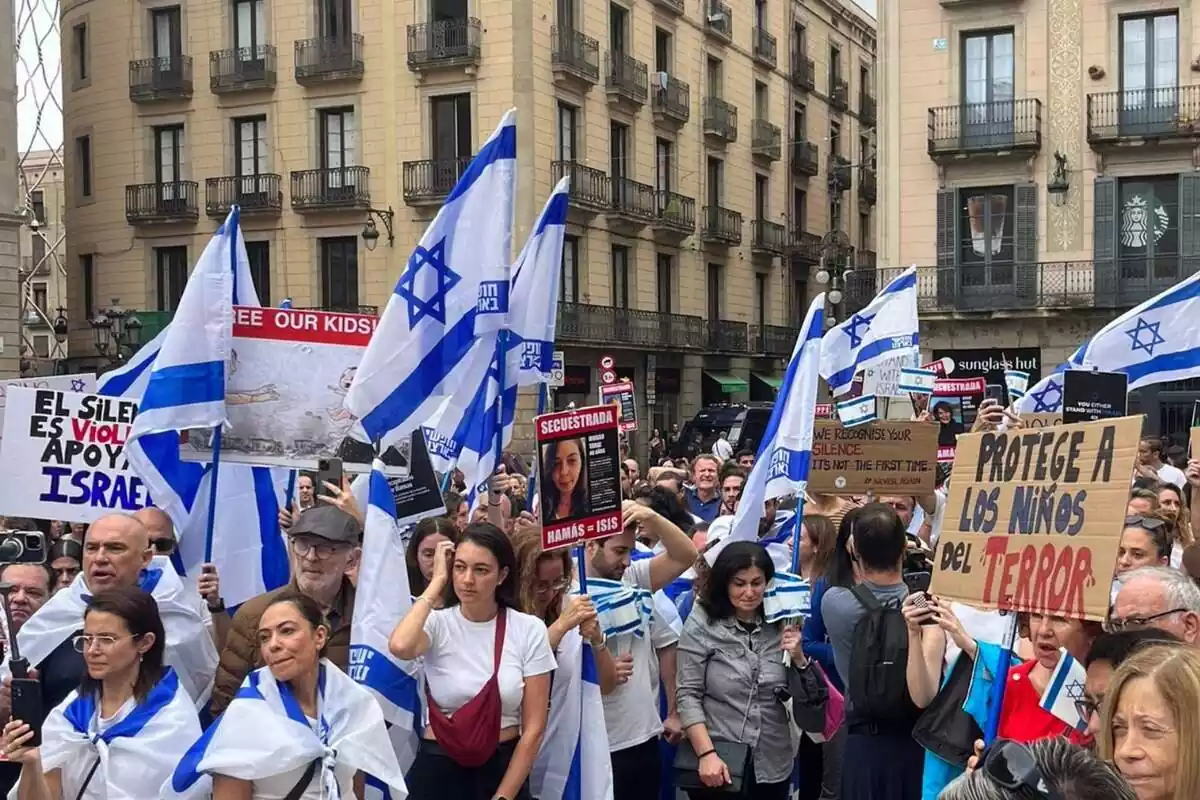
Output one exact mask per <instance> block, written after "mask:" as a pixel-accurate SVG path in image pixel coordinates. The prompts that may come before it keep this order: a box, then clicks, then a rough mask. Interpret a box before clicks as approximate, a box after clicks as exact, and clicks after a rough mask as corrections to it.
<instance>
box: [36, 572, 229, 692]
mask: <svg viewBox="0 0 1200 800" xmlns="http://www.w3.org/2000/svg"><path fill="white" fill-rule="evenodd" d="M138 586H139V587H140V588H141V589H142V591H144V592H147V593H149V594H150V595H151V596H152V597H153V598H154V600H155V602H157V603H158V613H159V616H161V617H162V621H163V628H164V629H165V630H166V634H167V641H166V655H165V660H166V663H167V665H168V666H171V667H174V668H175V671H176V672H177V673H178V674H179V682H180V683H181V684H182V685H183V687H184V689H186V690H187V693H188V695H190V696H191V698H192V699H193V700H194V701H196V706H197V707H201V706H203V705H204V704H205V703H207V702H208V696H209V693H210V692H211V691H212V682H213V677H214V676H215V675H216V674H217V648H216V646H214V645H213V640H212V635H211V634H210V633H209V631H208V626H207V625H206V624H205V620H204V618H203V617H202V616H201V614H200V604H199V602H198V601H197V599H196V593H195V591H193V590H191V589H188V588H187V587H185V586H184V585H183V582H182V581H181V580H180V579H179V576H178V575H176V574H175V569H174V567H172V566H171V562H170V560H169V559H167V558H165V557H163V556H155V557H154V559H153V560H152V561H151V562H150V566H149V567H147V568H146V569H144V570H142V574H141V577H140V578H139V580H138ZM90 594H91V593H90V592H89V591H88V588H87V585H86V584H85V583H84V582H83V574H82V573H81V574H79V575H76V576H75V580H74V581H73V582H72V583H71V585H70V586H68V587H67V588H65V589H62V590H60V591H58V592H56V593H55V594H54V596H53V597H51V598H50V599H49V600H48V601H47V602H46V604H45V605H44V606H42V607H41V608H39V609H38V610H37V612H36V613H34V615H33V616H32V617H30V618H29V619H28V620H27V621H26V622H25V624H24V625H22V626H21V630H20V631H19V632H18V633H17V644H18V646H19V648H20V651H21V655H22V656H24V657H25V658H27V659H29V663H30V664H33V665H35V666H36V665H37V664H40V663H41V662H42V660H43V659H45V658H46V656H48V655H50V653H51V652H52V651H53V650H54V649H55V648H56V647H58V646H59V645H60V644H62V643H63V642H65V641H66V640H67V637H68V636H71V635H73V634H75V633H77V632H78V631H79V629H80V628H82V627H83V614H84V612H85V611H86V610H87V598H88V597H89V596H90Z"/></svg>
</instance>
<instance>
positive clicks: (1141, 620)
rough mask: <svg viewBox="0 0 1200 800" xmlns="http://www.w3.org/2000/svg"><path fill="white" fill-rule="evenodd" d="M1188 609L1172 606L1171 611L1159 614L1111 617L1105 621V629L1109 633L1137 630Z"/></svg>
mask: <svg viewBox="0 0 1200 800" xmlns="http://www.w3.org/2000/svg"><path fill="white" fill-rule="evenodd" d="M1186 611H1187V609H1186V608H1172V609H1171V610H1170V611H1162V612H1160V613H1158V614H1151V615H1150V616H1148V617H1128V618H1126V619H1113V618H1112V617H1109V619H1108V621H1107V622H1105V623H1104V629H1105V630H1107V631H1108V632H1109V633H1121V632H1123V631H1136V630H1140V629H1141V628H1148V627H1150V623H1152V622H1154V621H1155V620H1157V619H1162V618H1163V617H1169V616H1171V615H1172V614H1183V613H1185V612H1186Z"/></svg>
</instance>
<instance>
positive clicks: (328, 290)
mask: <svg viewBox="0 0 1200 800" xmlns="http://www.w3.org/2000/svg"><path fill="white" fill-rule="evenodd" d="M320 242H321V307H322V308H324V309H325V310H326V311H348V312H357V311H358V237H357V236H335V237H331V238H328V239H321V240H320Z"/></svg>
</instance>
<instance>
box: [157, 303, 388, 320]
mask: <svg viewBox="0 0 1200 800" xmlns="http://www.w3.org/2000/svg"><path fill="white" fill-rule="evenodd" d="M293 308H294V309H295V310H296V311H328V312H330V313H333V314H365V315H367V316H368V317H377V316H379V306H351V305H324V306H293ZM139 313H140V312H139Z"/></svg>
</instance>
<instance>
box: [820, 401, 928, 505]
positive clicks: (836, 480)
mask: <svg viewBox="0 0 1200 800" xmlns="http://www.w3.org/2000/svg"><path fill="white" fill-rule="evenodd" d="M936 458H937V426H935V425H932V424H930V423H927V422H872V423H870V424H867V425H859V426H855V427H851V428H846V427H843V426H842V425H840V424H838V423H837V422H835V421H832V420H821V419H818V420H817V421H816V424H815V425H814V426H813V446H812V469H811V471H810V473H809V476H808V490H809V491H810V492H815V493H818V494H865V493H866V492H867V491H868V490H870V491H873V492H875V493H876V494H905V495H922V494H929V493H930V492H932V491H933V489H934V483H935V481H936V478H937V463H936Z"/></svg>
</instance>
